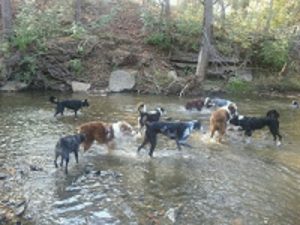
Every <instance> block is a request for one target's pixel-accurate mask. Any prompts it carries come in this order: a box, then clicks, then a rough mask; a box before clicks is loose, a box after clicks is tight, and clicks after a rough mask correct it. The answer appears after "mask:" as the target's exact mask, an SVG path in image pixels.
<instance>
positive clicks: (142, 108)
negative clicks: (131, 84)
mask: <svg viewBox="0 0 300 225" xmlns="http://www.w3.org/2000/svg"><path fill="white" fill-rule="evenodd" d="M138 112H139V118H138V127H139V130H141V129H142V128H143V127H144V126H145V124H146V123H147V122H157V121H159V119H160V117H161V116H162V115H163V114H164V113H165V109H164V108H162V107H157V108H156V109H155V110H153V111H149V112H147V109H146V105H145V104H144V103H141V104H139V106H138Z"/></svg>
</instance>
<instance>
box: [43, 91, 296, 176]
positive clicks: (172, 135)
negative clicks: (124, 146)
mask: <svg viewBox="0 0 300 225" xmlns="http://www.w3.org/2000/svg"><path fill="white" fill-rule="evenodd" d="M49 101H50V102H51V103H53V104H55V105H56V108H55V113H54V117H56V116H57V115H58V114H61V116H63V113H64V110H65V108H66V109H70V110H73V111H74V113H75V118H77V117H78V115H77V112H78V111H79V110H80V109H82V108H83V107H88V106H89V102H88V100H87V99H84V100H78V99H70V100H61V101H60V100H58V98H56V97H54V96H51V97H50V98H49ZM291 105H292V107H293V108H299V104H298V102H297V101H293V102H292V104H291ZM203 108H207V109H210V110H212V111H211V114H210V117H209V131H210V139H214V137H215V134H216V133H218V137H217V141H218V142H219V143H222V142H223V138H224V135H225V134H226V132H227V130H228V129H227V126H228V125H229V124H231V125H233V126H237V127H239V128H240V130H242V131H243V132H244V136H245V137H251V136H252V134H253V132H254V131H255V130H259V129H262V128H264V127H267V128H268V129H269V131H270V133H271V135H272V136H273V140H274V142H275V143H276V144H277V145H278V146H279V145H280V144H281V140H282V136H281V134H280V131H279V118H280V114H279V112H278V111H277V110H275V109H271V110H269V111H267V113H266V115H265V116H262V117H252V116H244V115H241V114H239V113H238V108H237V105H236V103H234V102H232V101H230V100H227V99H221V98H210V97H206V98H198V99H192V100H190V101H187V102H186V104H185V109H186V110H197V111H201V110H202V109H203ZM137 112H138V124H137V131H136V130H135V129H134V127H133V126H132V125H130V124H129V123H128V122H126V121H117V122H113V123H107V122H104V121H91V122H87V123H83V124H81V125H80V126H78V127H76V131H77V133H76V134H74V135H68V136H65V137H61V138H60V139H59V140H58V142H57V144H56V146H55V160H54V165H55V167H58V164H57V159H58V157H61V162H60V166H61V167H62V166H63V164H64V162H65V173H66V174H67V173H68V164H69V155H70V153H74V155H75V159H76V162H77V163H78V152H79V149H80V146H83V150H84V152H86V151H88V150H89V149H90V148H91V146H92V145H93V143H94V142H95V141H96V142H97V143H98V144H104V145H106V146H107V147H108V148H114V147H115V144H116V143H118V142H119V141H120V140H122V139H125V140H128V139H132V140H136V139H137V134H142V133H143V134H144V137H143V141H142V143H141V144H140V145H139V146H138V148H137V153H139V152H140V150H141V149H143V148H144V147H145V146H146V145H150V149H149V152H148V155H149V156H150V157H153V152H154V150H155V149H156V146H157V138H158V136H159V135H163V136H165V137H167V138H168V139H170V140H173V141H175V143H176V146H177V149H178V150H181V147H182V146H184V147H188V148H193V146H192V145H190V144H189V143H188V139H189V137H190V136H191V134H192V133H193V132H194V131H199V130H201V129H203V127H202V124H201V122H200V121H199V120H190V121H167V120H166V119H163V116H164V115H165V114H166V110H165V109H164V108H163V107H161V106H158V107H156V108H155V109H154V110H151V111H147V107H146V104H145V103H139V104H138V105H137Z"/></svg>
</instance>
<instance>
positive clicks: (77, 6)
mask: <svg viewBox="0 0 300 225" xmlns="http://www.w3.org/2000/svg"><path fill="white" fill-rule="evenodd" d="M80 18H81V0H76V2H75V23H76V24H80V23H81V20H80Z"/></svg>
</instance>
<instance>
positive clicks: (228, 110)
mask: <svg viewBox="0 0 300 225" xmlns="http://www.w3.org/2000/svg"><path fill="white" fill-rule="evenodd" d="M234 115H237V106H236V104H234V103H230V104H229V105H228V106H224V107H221V108H219V109H217V110H216V111H214V112H212V114H211V116H210V120H209V125H210V138H213V137H214V134H215V132H216V131H218V133H219V137H218V142H219V143H221V142H222V138H223V136H224V135H225V133H226V128H227V123H228V122H229V120H230V119H231V118H232V117H233V116H234Z"/></svg>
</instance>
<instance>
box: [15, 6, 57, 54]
mask: <svg viewBox="0 0 300 225" xmlns="http://www.w3.org/2000/svg"><path fill="white" fill-rule="evenodd" d="M59 32H60V26H59V23H58V18H57V12H56V11H55V10H51V9H50V10H47V11H43V12H40V11H38V12H36V11H35V8H34V6H33V5H31V4H28V3H26V4H24V5H23V6H22V8H21V11H20V13H19V14H17V18H16V22H15V36H14V38H13V40H12V43H13V45H14V46H15V47H16V48H18V49H19V50H23V51H24V50H26V48H27V47H28V46H29V45H31V44H32V43H35V44H37V46H42V45H43V44H44V43H45V41H46V40H47V39H48V38H51V37H53V36H55V35H57V34H58V33H59Z"/></svg>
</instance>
